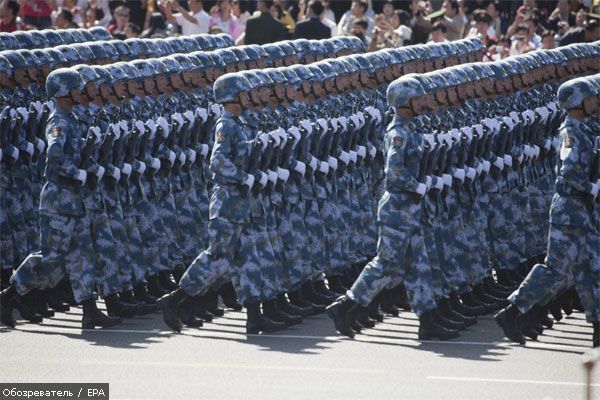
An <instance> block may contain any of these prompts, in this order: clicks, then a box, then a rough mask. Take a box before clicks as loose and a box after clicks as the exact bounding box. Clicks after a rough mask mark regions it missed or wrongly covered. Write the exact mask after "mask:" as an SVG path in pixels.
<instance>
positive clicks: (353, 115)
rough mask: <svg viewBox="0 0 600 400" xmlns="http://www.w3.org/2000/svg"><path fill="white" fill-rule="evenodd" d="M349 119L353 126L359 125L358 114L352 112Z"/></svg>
mask: <svg viewBox="0 0 600 400" xmlns="http://www.w3.org/2000/svg"><path fill="white" fill-rule="evenodd" d="M350 120H351V121H352V123H353V124H354V126H356V127H357V128H359V127H360V120H359V119H358V115H356V114H352V115H351V116H350Z"/></svg>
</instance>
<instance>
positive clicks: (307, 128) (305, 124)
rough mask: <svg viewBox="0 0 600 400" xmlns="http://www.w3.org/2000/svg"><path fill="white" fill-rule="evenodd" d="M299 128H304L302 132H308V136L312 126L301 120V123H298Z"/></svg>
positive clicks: (307, 121)
mask: <svg viewBox="0 0 600 400" xmlns="http://www.w3.org/2000/svg"><path fill="white" fill-rule="evenodd" d="M300 126H301V127H302V128H304V130H305V131H306V132H308V134H309V135H310V134H311V133H312V124H311V123H310V121H309V120H307V119H303V120H302V121H300Z"/></svg>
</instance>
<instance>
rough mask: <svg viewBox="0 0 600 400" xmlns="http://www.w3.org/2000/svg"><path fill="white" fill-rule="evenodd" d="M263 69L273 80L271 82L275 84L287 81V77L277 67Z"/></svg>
mask: <svg viewBox="0 0 600 400" xmlns="http://www.w3.org/2000/svg"><path fill="white" fill-rule="evenodd" d="M263 71H264V72H265V73H266V74H267V75H269V78H271V80H272V81H273V84H275V85H277V84H285V83H286V81H287V78H286V77H285V75H284V74H282V73H281V71H279V69H278V68H267V69H264V70H263Z"/></svg>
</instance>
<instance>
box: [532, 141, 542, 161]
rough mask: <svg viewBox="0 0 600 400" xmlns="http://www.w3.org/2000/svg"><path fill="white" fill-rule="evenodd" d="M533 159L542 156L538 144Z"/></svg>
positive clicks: (534, 149) (534, 147)
mask: <svg viewBox="0 0 600 400" xmlns="http://www.w3.org/2000/svg"><path fill="white" fill-rule="evenodd" d="M532 151H533V158H538V157H539V156H540V146H538V145H537V144H534V145H533V149H532Z"/></svg>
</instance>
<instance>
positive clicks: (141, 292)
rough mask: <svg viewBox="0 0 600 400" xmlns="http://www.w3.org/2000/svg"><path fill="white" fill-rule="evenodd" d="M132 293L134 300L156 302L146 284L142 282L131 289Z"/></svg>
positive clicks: (148, 302) (147, 302)
mask: <svg viewBox="0 0 600 400" xmlns="http://www.w3.org/2000/svg"><path fill="white" fill-rule="evenodd" d="M133 295H134V296H135V298H136V300H138V301H142V302H144V303H146V304H158V299H157V298H156V297H154V296H152V295H150V293H148V290H147V289H146V285H144V284H143V283H140V284H139V285H137V286H136V287H135V288H134V289H133ZM159 308H160V307H159Z"/></svg>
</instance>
